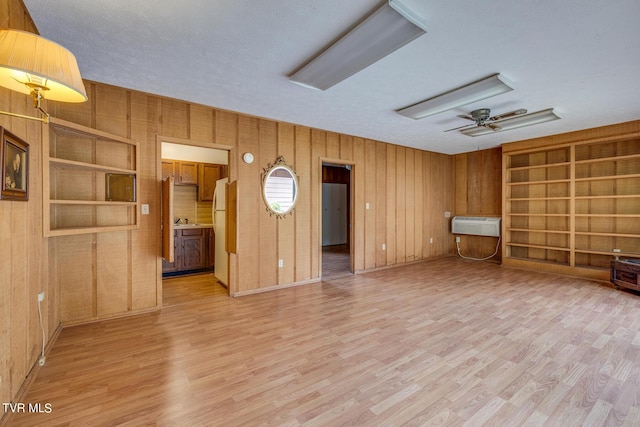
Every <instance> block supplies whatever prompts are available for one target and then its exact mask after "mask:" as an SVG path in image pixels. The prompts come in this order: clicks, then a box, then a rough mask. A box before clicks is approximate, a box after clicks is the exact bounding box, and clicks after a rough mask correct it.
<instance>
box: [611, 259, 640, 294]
mask: <svg viewBox="0 0 640 427" xmlns="http://www.w3.org/2000/svg"><path fill="white" fill-rule="evenodd" d="M611 283H613V284H614V285H616V288H618V289H620V288H627V289H633V290H636V291H640V259H624V260H614V261H611Z"/></svg>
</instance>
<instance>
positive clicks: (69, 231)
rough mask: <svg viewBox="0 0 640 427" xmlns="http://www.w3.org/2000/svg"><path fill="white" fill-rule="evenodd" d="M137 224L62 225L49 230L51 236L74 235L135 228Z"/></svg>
mask: <svg viewBox="0 0 640 427" xmlns="http://www.w3.org/2000/svg"><path fill="white" fill-rule="evenodd" d="M136 228H138V226H137V225H112V226H95V227H61V228H56V229H53V230H51V231H50V232H49V237H55V236H73V235H77V234H90V233H104V232H107V231H124V230H135V229H136Z"/></svg>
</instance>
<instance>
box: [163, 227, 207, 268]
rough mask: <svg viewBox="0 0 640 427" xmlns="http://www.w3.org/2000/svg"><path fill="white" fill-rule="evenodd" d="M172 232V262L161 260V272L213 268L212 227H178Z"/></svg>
mask: <svg viewBox="0 0 640 427" xmlns="http://www.w3.org/2000/svg"><path fill="white" fill-rule="evenodd" d="M173 232H174V262H171V263H170V262H167V261H165V260H163V261H162V273H180V272H194V271H205V270H211V269H212V268H213V238H214V237H213V229H212V228H204V227H195V226H194V227H179V228H175V229H174V230H173Z"/></svg>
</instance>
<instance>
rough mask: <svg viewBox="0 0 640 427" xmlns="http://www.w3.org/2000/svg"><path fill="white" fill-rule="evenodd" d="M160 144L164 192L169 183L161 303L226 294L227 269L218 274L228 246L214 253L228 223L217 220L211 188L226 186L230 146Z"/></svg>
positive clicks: (160, 140) (225, 261)
mask: <svg viewBox="0 0 640 427" xmlns="http://www.w3.org/2000/svg"><path fill="white" fill-rule="evenodd" d="M158 146H159V147H158V148H159V153H160V157H161V166H162V167H161V168H160V170H159V173H160V172H161V173H162V175H161V179H162V181H163V193H164V192H165V187H171V190H167V191H166V193H167V194H165V195H163V202H162V216H163V228H164V229H166V230H169V232H168V233H163V234H166V235H167V237H166V238H165V237H163V260H162V295H163V297H162V305H163V306H170V305H176V304H182V303H185V302H189V301H194V300H198V299H202V298H203V296H206V295H209V296H213V295H219V294H220V293H224V294H225V295H228V294H229V289H228V275H227V276H226V278H225V279H224V280H221V279H219V278H218V274H217V272H218V270H221V271H228V257H227V253H226V252H225V253H224V254H220V253H218V251H219V245H218V243H220V242H219V240H220V236H222V243H223V244H224V235H223V234H222V232H223V231H224V229H225V225H226V224H217V223H216V222H218V223H219V222H220V221H219V218H220V217H221V215H220V213H219V212H217V211H216V209H217V208H216V197H215V194H216V193H217V191H216V188H217V187H219V186H222V187H225V185H223V184H221V183H222V182H223V181H224V182H225V183H226V182H228V176H229V150H228V149H218V148H212V147H210V146H201V145H196V143H193V142H192V141H189V140H184V141H183V140H179V141H175V140H174V139H168V138H161V137H159V138H158ZM168 177H171V179H167V178H168ZM223 191H224V188H223ZM165 215H166V218H165ZM168 236H170V237H168ZM216 237H218V238H217V239H216ZM166 239H169V241H170V243H167V242H165V240H166ZM165 245H166V246H167V247H169V246H170V247H172V248H173V255H174V256H173V261H172V262H169V261H167V259H169V258H170V256H169V252H170V251H166V250H165V248H164V246H165ZM222 247H223V249H224V245H223V246H222ZM219 255H224V257H220V256H219ZM221 260H222V261H221ZM216 264H217V265H218V267H216ZM223 283H224V284H223Z"/></svg>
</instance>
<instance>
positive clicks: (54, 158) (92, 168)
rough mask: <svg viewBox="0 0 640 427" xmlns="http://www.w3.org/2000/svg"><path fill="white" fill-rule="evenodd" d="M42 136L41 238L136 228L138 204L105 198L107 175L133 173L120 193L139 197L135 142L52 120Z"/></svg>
mask: <svg viewBox="0 0 640 427" xmlns="http://www.w3.org/2000/svg"><path fill="white" fill-rule="evenodd" d="M43 134H44V137H43V144H42V145H43V160H44V161H43V181H44V189H45V191H44V195H43V234H44V236H45V237H53V236H69V235H76V234H89V233H103V232H113V231H122V230H132V229H136V228H138V202H137V201H108V200H105V198H106V197H107V195H106V193H107V191H106V187H107V184H106V179H107V177H109V175H108V174H115V175H119V174H121V175H133V182H134V183H135V186H136V188H133V189H131V184H130V182H131V181H128V182H129V183H128V184H126V185H127V187H123V190H128V191H130V193H128V194H127V196H126V197H131V198H132V199H135V195H137V194H139V191H138V188H137V187H139V183H138V182H137V181H138V180H137V179H136V176H137V171H138V169H139V159H138V144H137V143H136V142H135V141H132V140H129V139H127V138H123V137H121V136H117V135H112V134H109V133H107V132H104V131H100V130H96V129H92V128H88V127H86V126H82V125H78V124H76V123H71V122H67V121H64V120H60V119H57V118H54V117H52V118H51V121H50V124H49V125H48V132H47V131H45V132H43ZM123 185H125V184H123ZM112 189H113V188H112ZM110 194H111V195H113V193H112V192H111V193H110ZM131 195H133V196H131Z"/></svg>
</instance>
